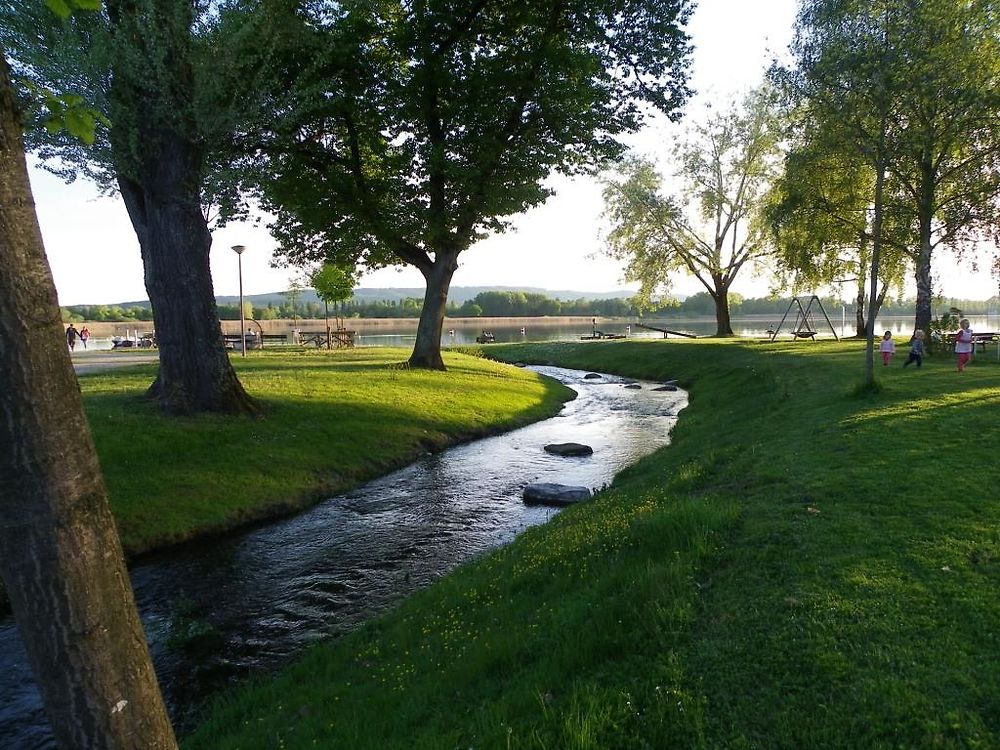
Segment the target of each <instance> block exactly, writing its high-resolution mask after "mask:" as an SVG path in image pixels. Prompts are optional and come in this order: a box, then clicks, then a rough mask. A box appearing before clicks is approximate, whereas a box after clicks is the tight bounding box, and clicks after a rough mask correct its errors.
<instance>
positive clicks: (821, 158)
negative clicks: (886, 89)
mask: <svg viewBox="0 0 1000 750" xmlns="http://www.w3.org/2000/svg"><path fill="white" fill-rule="evenodd" d="M795 130H796V132H797V133H798V137H797V139H796V141H795V143H794V145H793V147H792V149H791V150H790V151H789V153H788V154H786V156H785V160H784V168H783V170H782V173H781V176H780V177H779V178H778V179H777V180H775V182H774V184H773V185H772V187H771V190H770V191H769V192H768V196H767V207H766V209H765V214H766V217H767V222H768V224H769V225H770V228H771V231H772V232H773V233H774V247H775V261H776V263H775V267H774V268H775V273H776V280H778V281H779V282H780V283H783V284H785V285H787V284H789V283H791V285H792V286H793V287H794V288H799V287H802V286H808V287H809V288H815V287H817V286H832V285H834V284H837V285H843V284H852V285H853V287H854V291H855V295H854V296H855V300H854V301H855V325H856V335H857V336H858V337H859V338H863V337H864V336H865V333H866V331H867V326H868V323H867V320H868V317H869V316H871V317H875V316H877V315H878V314H879V309H880V308H881V306H882V302H883V301H884V300H885V297H886V294H887V293H888V292H889V291H890V290H891V289H893V288H896V289H900V290H901V289H902V286H903V281H904V275H905V273H906V270H907V263H906V261H907V258H908V255H907V253H906V243H907V241H908V240H909V239H910V238H911V237H912V220H913V214H912V210H911V209H912V206H911V205H909V204H907V203H905V202H901V201H897V202H896V203H895V204H889V205H887V206H886V209H887V210H886V214H887V218H888V219H889V221H888V222H886V221H883V227H885V228H886V231H884V232H883V236H884V237H885V242H884V243H883V253H882V262H881V263H880V269H879V274H878V275H879V279H880V283H879V289H878V293H877V294H876V296H875V301H876V307H875V308H874V309H871V308H869V307H868V304H869V300H868V281H869V277H870V273H871V271H870V264H871V260H872V257H871V247H872V231H871V224H872V221H871V219H872V205H871V201H872V193H873V190H874V181H873V179H872V171H871V168H870V165H869V164H867V163H866V162H865V160H864V159H863V158H861V157H859V156H857V155H855V154H851V153H844V152H843V151H842V150H839V146H840V145H842V144H839V143H838V142H837V141H836V140H833V141H832V142H831V141H830V140H828V139H824V138H823V131H822V128H821V127H819V126H818V125H817V124H802V123H799V124H798V126H797V127H796V129H795ZM866 313H867V314H866Z"/></svg>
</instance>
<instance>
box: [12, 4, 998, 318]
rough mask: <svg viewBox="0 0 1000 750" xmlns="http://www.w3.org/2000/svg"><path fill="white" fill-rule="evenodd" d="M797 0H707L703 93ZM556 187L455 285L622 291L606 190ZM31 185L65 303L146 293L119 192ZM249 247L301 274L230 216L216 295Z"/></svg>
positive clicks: (655, 136) (264, 268) (374, 277)
mask: <svg viewBox="0 0 1000 750" xmlns="http://www.w3.org/2000/svg"><path fill="white" fill-rule="evenodd" d="M795 9H796V3H795V0H759V1H758V2H747V1H746V0H701V2H700V3H699V6H698V9H697V11H696V12H695V14H694V17H693V18H692V21H691V25H690V27H689V30H690V33H691V35H692V37H693V41H694V45H695V53H694V67H693V77H692V84H693V86H694V88H695V89H696V91H697V97H696V99H695V100H694V101H693V102H692V104H691V106H690V107H689V109H691V110H692V111H695V110H697V109H700V108H701V106H702V104H703V103H704V102H705V101H712V102H717V103H719V104H722V103H728V102H729V101H731V100H732V99H734V98H738V97H740V96H741V95H742V93H743V92H744V91H746V90H747V89H748V88H750V87H752V86H754V85H756V84H757V83H759V82H760V80H761V77H762V75H763V72H764V69H765V68H766V66H767V64H768V63H769V62H770V60H771V59H772V58H773V57H774V56H775V55H776V54H777V55H780V54H781V53H783V51H784V50H785V48H786V47H787V44H788V41H789V39H790V36H791V26H792V22H793V20H794V16H795ZM668 131H669V128H668V127H667V126H666V125H665V124H663V123H653V124H652V125H651V126H650V127H649V128H647V129H646V130H645V131H644V132H643V133H641V134H640V135H638V136H636V138H635V139H634V141H633V143H634V146H635V147H636V148H637V149H639V150H641V151H643V152H645V153H648V154H655V153H657V152H658V151H660V150H662V151H666V150H667V149H668V148H669V142H668V141H669V134H668ZM553 184H554V186H555V187H556V190H557V192H556V195H554V196H553V197H552V198H550V199H549V200H548V201H547V202H546V204H545V205H543V206H541V207H538V208H535V209H533V210H531V211H529V212H527V213H525V214H523V215H521V216H519V217H516V219H515V221H514V231H512V232H510V233H508V234H506V235H503V236H497V237H491V238H489V239H487V240H485V241H483V242H481V243H479V244H477V245H476V246H474V247H472V248H470V249H469V250H468V251H466V252H465V253H463V254H462V256H461V257H460V263H461V265H460V268H459V270H458V272H457V273H456V274H455V277H454V279H453V281H452V284H453V285H454V286H482V285H511V286H532V287H542V288H546V289H572V290H577V291H610V290H613V289H620V288H623V286H624V285H623V284H622V283H621V268H620V266H619V265H618V264H617V263H616V262H614V261H611V260H610V259H608V258H606V257H603V256H602V253H601V239H600V229H601V227H600V221H599V216H600V213H601V210H602V202H601V196H600V187H599V186H598V185H597V183H596V182H595V181H594V180H593V179H577V180H574V181H569V180H565V179H560V180H556V181H554V183H553ZM32 185H33V187H34V191H35V201H36V204H37V208H38V217H39V222H40V223H41V227H42V234H43V236H44V239H45V247H46V251H47V253H48V257H49V262H50V264H51V266H52V272H53V275H54V277H55V282H56V288H57V290H58V292H59V301H60V304H63V305H74V304H85V303H113V302H123V301H131V300H142V299H146V298H147V295H146V291H145V287H144V286H143V275H142V262H141V259H140V257H139V248H138V242H137V241H136V239H135V234H134V232H133V231H132V227H131V224H130V223H129V220H128V216H127V214H126V212H125V208H124V206H123V205H122V203H121V201H120V199H118V198H113V199H112V198H98V197H97V196H96V191H94V190H93V188H92V187H91V186H89V185H88V184H87V183H85V182H83V181H78V182H77V183H76V184H74V185H69V186H67V185H64V184H63V183H62V182H61V181H60V180H59V179H57V178H55V177H53V176H51V175H49V174H46V173H44V172H42V171H40V170H37V169H34V170H32ZM236 244H242V245H246V246H247V251H246V252H245V253H244V254H243V291H244V293H245V294H260V293H265V292H275V291H281V290H284V289H286V288H287V286H288V280H289V278H290V276H292V275H293V274H297V272H295V271H290V270H289V269H274V268H271V267H270V259H271V252H272V249H273V247H274V242H273V241H272V240H271V239H270V237H269V236H268V234H267V232H266V230H264V229H263V228H260V227H253V226H249V225H231V226H229V227H226V228H225V229H220V230H217V231H215V232H213V250H212V276H213V279H214V282H215V292H216V294H218V295H235V294H237V291H238V277H237V259H236V255H235V254H234V253H233V252H232V250H231V249H230V247H231V246H232V245H236ZM939 256H942V257H941V258H939V261H938V265H937V267H936V272H937V273H938V274H939V275H940V278H941V280H942V286H943V291H944V292H945V293H946V294H947V295H951V296H957V297H971V298H986V297H989V296H991V295H993V294H995V293H996V289H997V284H996V282H995V281H993V280H991V279H990V276H989V273H988V265H986V264H984V267H983V268H982V269H981V270H979V271H975V270H974V269H973V268H972V267H971V264H969V263H966V264H965V265H963V266H958V265H957V264H955V262H954V261H950V260H948V259H947V257H946V255H945V253H939ZM742 274H743V278H742V279H740V280H738V281H737V283H736V285H735V287H734V289H735V291H738V292H740V293H742V294H744V295H745V296H761V295H764V294H766V293H767V284H766V281H765V280H762V279H754V278H753V277H752V276H751V274H750V273H749V272H747V271H744V272H742ZM362 285H363V286H383V287H385V286H396V287H422V286H423V279H422V278H421V276H420V274H419V273H418V272H417V271H416V270H414V269H406V270H402V271H400V270H395V269H384V270H382V271H379V272H376V273H373V274H369V275H367V276H366V277H365V278H364V279H363V280H362ZM674 288H675V290H676V291H677V292H680V293H686V294H690V293H693V292H696V291H701V289H700V287H699V286H698V285H697V283H696V282H693V281H691V280H685V279H683V278H681V277H678V278H677V280H676V281H675V283H674Z"/></svg>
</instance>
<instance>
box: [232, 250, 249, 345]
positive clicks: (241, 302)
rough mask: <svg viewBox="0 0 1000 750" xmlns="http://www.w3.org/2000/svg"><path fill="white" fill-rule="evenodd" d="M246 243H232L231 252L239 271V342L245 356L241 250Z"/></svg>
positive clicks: (245, 337)
mask: <svg viewBox="0 0 1000 750" xmlns="http://www.w3.org/2000/svg"><path fill="white" fill-rule="evenodd" d="M246 249H247V246H246V245H233V252H234V253H236V266H237V268H239V273H240V343H241V344H242V347H243V356H244V357H245V356H247V332H246V327H247V324H246V321H245V320H244V319H243V251H244V250H246Z"/></svg>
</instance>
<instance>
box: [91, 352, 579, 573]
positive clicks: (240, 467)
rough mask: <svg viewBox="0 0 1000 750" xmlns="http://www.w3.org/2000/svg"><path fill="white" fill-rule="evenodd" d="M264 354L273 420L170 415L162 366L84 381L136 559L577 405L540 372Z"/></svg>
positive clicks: (384, 358) (257, 392) (262, 378)
mask: <svg viewBox="0 0 1000 750" xmlns="http://www.w3.org/2000/svg"><path fill="white" fill-rule="evenodd" d="M404 358H405V352H403V351H402V350H393V349H381V350H380V349H354V350H350V351H345V352H329V353H327V352H308V353H307V352H301V353H291V354H289V353H281V354H269V353H266V352H257V353H254V354H253V356H252V357H249V358H247V359H246V360H241V359H235V360H234V365H235V366H236V368H237V372H238V374H239V377H240V379H241V381H242V382H243V384H244V386H245V387H246V389H247V390H248V391H249V392H250V394H251V395H252V396H254V397H255V398H257V399H258V400H259V401H260V402H261V403H262V404H263V406H264V410H265V415H264V418H263V419H260V420H252V419H241V418H232V417H222V416H211V415H210V416H201V417H197V418H191V419H176V418H167V417H164V416H161V415H160V414H159V412H158V411H157V408H156V405H155V404H153V403H151V402H148V401H145V400H143V399H142V398H141V395H142V393H143V392H144V390H145V389H146V388H147V387H148V386H149V383H150V382H152V380H153V377H154V376H155V366H138V367H134V368H128V369H122V370H112V371H107V372H104V373H101V374H94V375H87V376H82V377H81V378H80V384H81V388H82V390H83V397H84V407H85V409H86V411H87V416H88V418H89V421H90V424H91V428H92V430H93V434H94V440H95V443H96V446H97V453H98V456H99V457H100V461H101V467H102V469H103V471H104V476H105V479H106V481H107V485H108V491H109V494H110V496H111V504H112V510H113V512H114V515H115V519H116V521H117V523H118V528H119V532H120V534H121V536H122V541H123V543H124V546H125V549H126V550H127V551H128V552H130V553H132V554H134V553H138V552H142V551H146V550H149V549H152V548H156V547H161V546H164V545H166V544H171V543H176V542H179V541H183V540H187V539H190V538H193V537H197V536H200V535H204V534H206V533H213V532H217V531H222V530H226V529H230V528H232V527H234V526H236V525H239V524H242V523H247V522H249V521H253V520H258V519H264V518H270V517H273V516H275V515H277V514H280V513H283V512H288V511H291V510H294V509H297V508H301V507H304V506H306V505H308V504H310V503H312V502H314V501H316V500H318V499H321V498H323V497H329V496H330V495H332V494H334V493H337V492H340V491H343V490H344V489H346V488H349V487H352V486H354V485H356V484H358V483H360V482H362V481H364V480H367V479H371V478H373V477H376V476H379V475H382V474H385V473H387V472H388V471H389V470H391V469H395V468H398V467H400V466H403V465H405V464H407V463H409V462H410V461H412V460H413V459H414V458H416V457H417V456H419V455H421V454H423V453H425V452H428V451H438V450H440V449H442V448H443V447H445V446H447V445H451V444H454V443H456V442H458V441H461V440H467V439H470V438H473V437H479V436H482V435H486V434H491V433H496V432H498V431H500V430H504V429H509V428H511V427H513V426H516V425H520V424H524V423H526V422H529V421H533V420H537V419H539V418H542V417H544V416H548V415H550V414H552V413H554V412H555V411H557V410H558V408H559V405H560V404H561V403H562V401H564V400H565V399H566V397H567V395H569V392H568V390H567V389H565V388H563V387H562V386H559V385H557V384H554V383H551V382H550V383H544V382H543V381H541V379H539V378H538V377H537V376H535V375H534V374H533V373H530V372H526V371H523V370H519V369H516V368H513V367H509V366H506V365H498V364H496V363H494V362H490V361H487V360H484V359H479V358H473V357H468V356H464V355H461V354H447V355H446V357H445V361H446V364H447V366H448V367H449V370H448V372H446V373H442V372H432V371H417V370H410V369H408V368H405V367H403V366H402V365H400V364H399V363H400V361H401V360H403V359H404Z"/></svg>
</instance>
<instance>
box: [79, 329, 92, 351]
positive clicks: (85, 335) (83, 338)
mask: <svg viewBox="0 0 1000 750" xmlns="http://www.w3.org/2000/svg"><path fill="white" fill-rule="evenodd" d="M88 341H90V329H89V328H87V326H84V327H83V328H81V329H80V342H81V343H82V344H83V348H84V349H86V348H87V342H88Z"/></svg>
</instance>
